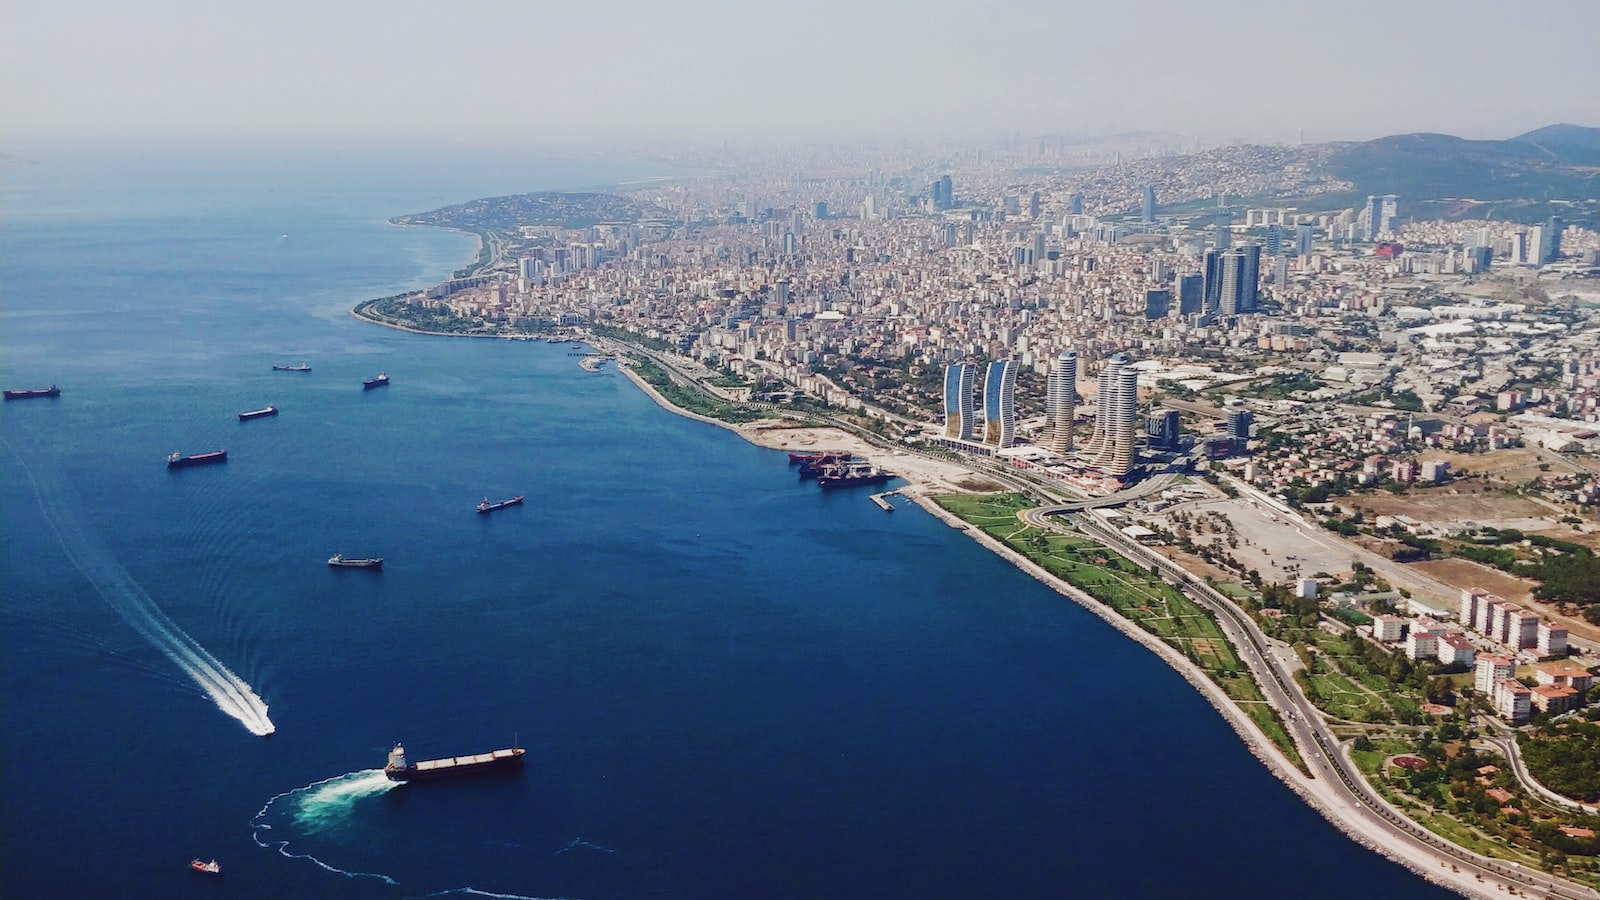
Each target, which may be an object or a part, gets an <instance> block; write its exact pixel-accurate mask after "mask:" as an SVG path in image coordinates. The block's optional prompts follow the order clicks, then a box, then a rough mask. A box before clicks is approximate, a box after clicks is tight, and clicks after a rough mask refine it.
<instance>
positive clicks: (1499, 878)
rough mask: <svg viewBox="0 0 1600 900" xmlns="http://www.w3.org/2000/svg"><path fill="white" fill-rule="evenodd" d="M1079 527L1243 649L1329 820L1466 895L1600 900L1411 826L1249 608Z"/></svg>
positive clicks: (1290, 772) (1305, 782) (1095, 527)
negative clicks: (1211, 619) (1373, 783)
mask: <svg viewBox="0 0 1600 900" xmlns="http://www.w3.org/2000/svg"><path fill="white" fill-rule="evenodd" d="M1073 521H1074V523H1075V524H1076V525H1077V526H1078V527H1079V529H1080V530H1081V531H1083V532H1084V533H1086V534H1089V535H1090V536H1092V537H1095V538H1097V539H1099V540H1101V541H1103V542H1104V543H1106V545H1107V546H1109V547H1112V548H1113V549H1115V550H1117V551H1118V552H1120V553H1122V554H1123V555H1125V556H1126V557H1128V558H1129V559H1132V560H1134V561H1135V562H1138V563H1139V564H1141V565H1143V566H1145V567H1146V568H1148V569H1150V570H1151V571H1154V572H1156V573H1158V574H1160V575H1161V576H1162V577H1163V579H1164V580H1166V581H1167V582H1168V583H1170V584H1173V585H1174V586H1176V587H1177V589H1178V590H1180V591H1182V592H1183V594H1184V595H1185V596H1187V597H1189V598H1190V599H1191V600H1193V601H1194V602H1196V603H1197V604H1199V605H1200V606H1201V607H1202V608H1204V609H1207V610H1208V611H1210V612H1211V613H1212V614H1213V615H1214V616H1215V617H1216V621H1217V624H1218V625H1219V626H1220V627H1221V629H1222V631H1223V634H1224V635H1225V636H1226V637H1227V638H1228V640H1229V641H1230V642H1232V643H1233V645H1234V646H1235V647H1236V648H1237V649H1238V651H1239V655H1240V658H1241V659H1242V660H1243V661H1244V662H1245V664H1246V665H1247V666H1248V667H1249V669H1250V672H1251V674H1252V675H1253V676H1254V677H1255V679H1256V681H1257V683H1258V684H1259V685H1260V688H1261V692H1262V695H1263V696H1264V697H1266V699H1267V703H1268V704H1269V705H1270V706H1271V707H1272V708H1273V709H1274V710H1276V711H1277V713H1278V715H1279V716H1280V718H1281V719H1282V720H1283V723H1284V726H1285V728H1286V729H1287V730H1288V731H1289V732H1290V733H1291V734H1292V735H1293V737H1294V741H1295V743H1296V745H1297V746H1298V747H1299V749H1300V753H1301V755H1302V757H1303V758H1304V759H1305V760H1306V763H1307V765H1308V766H1309V767H1310V769H1311V772H1312V777H1311V778H1309V779H1308V778H1304V777H1302V776H1300V775H1299V773H1298V772H1296V771H1295V770H1294V769H1293V768H1292V767H1291V766H1289V765H1288V764H1287V763H1284V768H1285V774H1286V777H1287V778H1289V779H1291V780H1292V781H1293V783H1294V784H1295V786H1296V787H1298V788H1299V789H1300V790H1302V791H1303V792H1305V793H1306V794H1307V795H1309V796H1311V797H1313V798H1314V799H1315V800H1316V801H1318V803H1317V805H1318V806H1319V807H1320V808H1321V809H1323V810H1324V811H1325V812H1326V813H1327V814H1328V815H1329V816H1330V817H1332V818H1335V819H1337V820H1338V821H1340V822H1342V823H1343V824H1344V825H1345V826H1346V827H1347V828H1349V829H1350V830H1351V831H1352V832H1354V833H1355V834H1357V835H1359V836H1361V837H1364V838H1366V839H1368V840H1370V841H1371V842H1373V843H1374V844H1377V845H1378V846H1379V847H1381V848H1382V849H1383V850H1384V851H1386V852H1387V853H1389V854H1391V855H1393V856H1395V857H1397V858H1399V859H1401V860H1402V861H1405V862H1407V863H1409V864H1410V865H1411V866H1412V867H1413V868H1416V869H1417V870H1418V871H1420V872H1424V873H1427V874H1429V875H1430V876H1431V877H1433V878H1434V879H1435V880H1438V881H1441V882H1443V883H1446V884H1449V885H1450V886H1451V887H1453V888H1455V889H1457V890H1460V891H1463V892H1465V893H1468V894H1474V893H1475V894H1484V895H1486V894H1488V893H1489V892H1490V891H1492V890H1497V889H1498V890H1503V889H1506V888H1512V889H1515V890H1518V891H1529V890H1533V891H1537V892H1539V893H1540V894H1542V895H1543V896H1548V897H1557V898H1564V900H1582V898H1591V900H1592V898H1595V897H1600V893H1597V892H1595V891H1594V890H1592V889H1590V888H1588V887H1586V886H1584V885H1582V884H1578V883H1577V882H1573V881H1569V880H1567V879H1564V878H1558V877H1556V876H1552V875H1548V874H1546V873H1543V872H1537V871H1534V870H1531V869H1528V868H1525V867H1523V866H1520V865H1518V864H1515V863H1509V862H1504V861H1500V860H1495V859H1491V858H1489V857H1485V856H1480V855H1478V854H1476V853H1473V852H1471V851H1469V850H1466V849H1464V848H1461V847H1458V846H1456V845H1454V844H1451V843H1449V842H1447V841H1445V840H1444V839H1442V838H1440V837H1438V836H1436V835H1434V834H1433V833H1431V832H1429V831H1427V830H1426V829H1424V828H1422V826H1420V825H1418V824H1416V823H1415V822H1413V821H1411V820H1410V819H1409V818H1407V817H1406V816H1405V815H1403V814H1402V813H1401V812H1400V811H1399V810H1397V809H1395V808H1394V807H1393V806H1391V805H1390V804H1389V803H1388V802H1386V801H1385V800H1384V799H1383V798H1381V797H1379V796H1378V795H1377V794H1376V792H1374V791H1373V790H1372V789H1371V787H1370V786H1369V785H1368V784H1367V783H1366V781H1365V779H1364V778H1363V777H1362V775H1361V774H1360V772H1359V771H1358V770H1357V769H1356V767H1355V764H1354V762H1353V761H1352V760H1351V759H1350V758H1349V756H1348V755H1347V754H1346V753H1345V752H1344V750H1343V748H1342V747H1341V745H1340V741H1339V739H1338V737H1337V736H1335V735H1334V734H1333V733H1332V731H1330V730H1329V728H1328V726H1327V724H1326V723H1325V722H1324V721H1323V719H1322V717H1321V715H1320V713H1319V712H1318V710H1317V709H1316V707H1315V706H1313V705H1312V703H1311V702H1310V700H1308V699H1307V698H1306V697H1305V695H1304V694H1302V693H1301V692H1300V689H1299V686H1298V685H1297V684H1295V682H1294V679H1293V678H1292V676H1291V674H1290V665H1289V663H1288V661H1287V660H1286V659H1284V658H1282V657H1281V656H1280V655H1279V654H1278V653H1274V652H1273V650H1274V644H1273V642H1271V641H1269V639H1268V638H1267V636H1266V635H1265V634H1264V633H1262V631H1261V630H1260V628H1259V627H1258V626H1257V625H1256V624H1255V621H1254V620H1252V619H1251V618H1250V617H1249V616H1248V615H1246V614H1245V613H1244V611H1243V610H1241V609H1239V608H1238V607H1237V606H1236V605H1235V604H1234V603H1233V602H1232V601H1231V600H1229V599H1228V598H1227V597H1226V596H1224V595H1223V594H1220V593H1218V592H1217V591H1215V590H1214V589H1212V588H1211V586H1210V585H1208V584H1206V583H1205V582H1204V581H1203V580H1201V579H1199V578H1197V577H1195V576H1194V575H1192V574H1190V573H1189V572H1187V571H1185V570H1184V569H1183V568H1181V567H1180V566H1178V565H1177V564H1176V563H1173V562H1172V561H1170V560H1168V559H1166V558H1165V557H1163V556H1161V555H1160V554H1157V553H1154V552H1152V551H1150V550H1149V549H1148V548H1146V547H1144V546H1142V545H1140V544H1137V543H1135V542H1133V541H1130V540H1128V539H1127V537H1126V536H1124V535H1123V534H1122V533H1121V532H1120V531H1118V530H1116V529H1115V528H1112V527H1110V526H1108V525H1106V524H1105V523H1104V522H1101V521H1100V520H1099V519H1098V518H1096V517H1095V516H1092V515H1083V514H1075V515H1073Z"/></svg>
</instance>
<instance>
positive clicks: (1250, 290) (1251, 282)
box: [1239, 244, 1261, 312]
mask: <svg viewBox="0 0 1600 900" xmlns="http://www.w3.org/2000/svg"><path fill="white" fill-rule="evenodd" d="M1239 249H1240V250H1243V251H1244V271H1243V272H1242V273H1240V276H1239V279H1240V280H1239V311H1240V312H1255V311H1256V310H1257V309H1260V308H1261V304H1260V303H1259V302H1257V299H1258V293H1259V290H1260V287H1261V245H1260V244H1245V245H1244V246H1243V247H1240V248H1239Z"/></svg>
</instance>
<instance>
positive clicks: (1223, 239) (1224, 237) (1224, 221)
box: [1216, 211, 1233, 250]
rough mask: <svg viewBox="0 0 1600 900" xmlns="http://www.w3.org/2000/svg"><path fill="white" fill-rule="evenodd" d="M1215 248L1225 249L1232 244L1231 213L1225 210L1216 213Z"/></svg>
mask: <svg viewBox="0 0 1600 900" xmlns="http://www.w3.org/2000/svg"><path fill="white" fill-rule="evenodd" d="M1216 235H1217V249H1218V250H1226V249H1228V248H1229V247H1232V246H1233V215H1232V214H1231V213H1228V212H1226V211H1224V212H1221V213H1218V214H1217V228H1216Z"/></svg>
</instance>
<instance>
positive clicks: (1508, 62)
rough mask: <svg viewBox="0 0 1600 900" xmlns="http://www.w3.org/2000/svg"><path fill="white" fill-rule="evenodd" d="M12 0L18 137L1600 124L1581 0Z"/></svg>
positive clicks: (10, 135)
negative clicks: (1270, 0) (1521, 0)
mask: <svg viewBox="0 0 1600 900" xmlns="http://www.w3.org/2000/svg"><path fill="white" fill-rule="evenodd" d="M4 3H5V5H4V7H3V11H0V149H6V150H8V151H12V152H15V151H16V149H17V148H19V147H21V148H24V149H25V148H26V146H27V145H28V144H29V143H39V142H67V143H72V142H78V143H86V144H107V143H108V142H109V143H110V144H111V145H117V144H127V145H130V146H131V145H136V144H157V145H159V144H163V143H185V142H198V143H201V144H205V143H217V144H229V143H250V142H262V143H271V144H284V145H305V146H313V145H317V144H319V143H355V144H359V143H363V142H374V141H377V142H381V141H390V140H397V139H400V140H416V141H421V142H447V141H457V142H460V141H469V142H477V141H491V142H501V143H505V144H529V145H537V144H574V145H583V144H600V143H604V142H608V141H626V140H644V141H650V140H669V141H674V140H690V141H723V140H760V139H769V138H780V139H821V140H834V139H851V138H860V139H869V138H885V137H901V136H919V137H930V138H938V137H963V138H965V137H977V136H983V135H991V136H992V135H997V134H1008V133H1012V132H1021V133H1023V134H1029V135H1032V134H1069V135H1078V136H1090V135H1105V134H1112V133H1117V132H1125V131H1167V132H1176V133H1179V134H1183V135H1187V136H1192V137H1198V138H1200V139H1203V140H1207V141H1213V142H1216V141H1226V140H1234V139H1243V140H1265V141H1281V142H1289V141H1293V140H1295V139H1296V138H1297V137H1298V136H1299V135H1301V134H1302V133H1303V135H1304V137H1305V139H1306V140H1308V141H1313V140H1318V141H1320V140H1359V139H1365V138H1370V137H1377V136H1380V135H1384V134H1394V133H1403V132H1412V131H1439V132H1445V133H1450V134H1457V135H1460V136H1462V137H1468V138H1503V137H1510V136H1513V135H1516V134H1519V133H1521V132H1524V131H1527V130H1531V129H1533V128H1537V127H1540V126H1542V125H1548V124H1552V123H1557V122H1574V123H1578V124H1584V125H1595V124H1600V50H1597V48H1600V3H1597V2H1595V0H1540V2H1538V3H1534V4H1517V3H1506V2H1504V0H1493V2H1489V0H1448V2H1441V0H1382V2H1372V0H1340V2H1336V3H1334V2H1330V3H1306V2H1300V0H1289V2H1284V3H1277V4H1265V3H1249V4H1242V3H1230V2H1223V0H1213V2H1209V3H1202V2H1192V0H1159V2H1158V0H1095V2H1084V0H1012V2H994V0H991V2H972V0H967V2H949V0H800V2H764V3H763V2H748V0H665V2H664V0H650V2H640V0H614V2H610V3H605V2H598V3H584V2H574V0H567V2H552V0H544V2H527V0H523V2H512V0H505V2H489V0H450V2H439V0H388V2H383V3H379V2H375V0H367V2H355V0H273V2H270V3H228V2H219V0H144V2H128V0H4Z"/></svg>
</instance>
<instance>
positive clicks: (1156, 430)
mask: <svg viewBox="0 0 1600 900" xmlns="http://www.w3.org/2000/svg"><path fill="white" fill-rule="evenodd" d="M1144 439H1145V443H1146V444H1148V445H1149V446H1151V447H1154V448H1156V449H1157V450H1176V449H1177V448H1178V411H1177V410H1175V409H1153V410H1151V411H1150V414H1149V415H1147V416H1145V417H1144Z"/></svg>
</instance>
